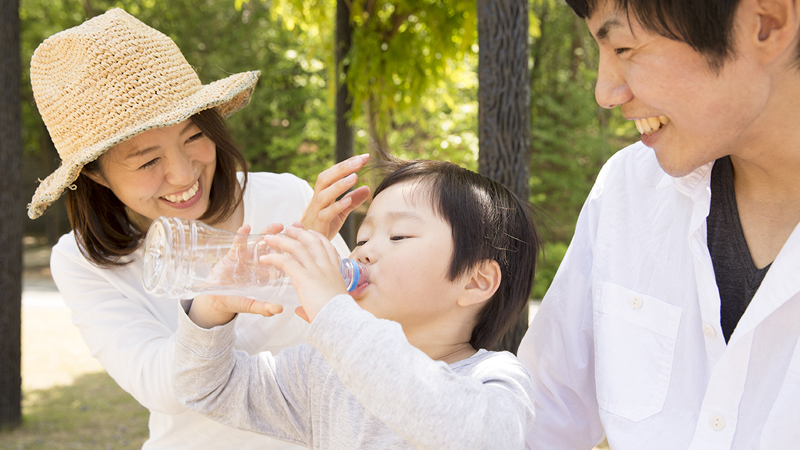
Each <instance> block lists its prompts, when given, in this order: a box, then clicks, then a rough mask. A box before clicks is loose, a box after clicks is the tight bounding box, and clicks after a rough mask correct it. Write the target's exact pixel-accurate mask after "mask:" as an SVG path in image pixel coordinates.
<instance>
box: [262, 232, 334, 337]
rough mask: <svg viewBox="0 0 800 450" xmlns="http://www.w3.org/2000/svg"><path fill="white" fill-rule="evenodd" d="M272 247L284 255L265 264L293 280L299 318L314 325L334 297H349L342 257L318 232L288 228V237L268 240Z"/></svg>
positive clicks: (270, 257) (275, 255)
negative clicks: (340, 261) (297, 299)
mask: <svg viewBox="0 0 800 450" xmlns="http://www.w3.org/2000/svg"><path fill="white" fill-rule="evenodd" d="M265 241H266V242H267V244H269V246H270V247H272V248H275V249H279V250H282V251H283V253H272V254H269V255H266V256H262V257H261V258H260V261H261V263H262V264H271V265H274V266H276V267H277V268H279V269H281V270H283V271H284V272H285V273H286V274H287V275H289V276H290V277H291V278H292V285H294V288H295V289H296V290H297V295H298V296H299V297H300V303H301V304H302V305H303V306H301V307H300V308H298V309H297V314H298V315H299V316H300V317H303V318H304V319H306V320H308V321H309V322H313V321H314V318H315V317H317V313H318V312H319V311H320V310H321V309H322V307H323V306H325V304H326V303H328V301H329V300H330V299H332V298H333V297H335V296H337V295H339V294H346V293H347V290H346V289H345V286H344V280H343V279H342V273H341V270H340V269H339V264H340V263H339V254H338V253H336V249H335V248H334V247H333V245H332V244H331V243H330V241H329V240H328V239H327V237H325V236H323V235H322V234H320V233H318V232H316V231H306V230H304V229H302V228H299V227H289V228H288V229H287V230H286V234H285V235H281V236H268V237H266V238H265Z"/></svg>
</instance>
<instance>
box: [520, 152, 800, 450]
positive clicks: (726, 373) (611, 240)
mask: <svg viewBox="0 0 800 450" xmlns="http://www.w3.org/2000/svg"><path fill="white" fill-rule="evenodd" d="M712 167H713V163H710V164H708V165H705V166H703V167H700V168H699V169H697V170H696V171H694V172H693V173H691V174H689V175H687V176H685V177H682V178H673V177H670V176H669V175H667V174H666V173H664V171H663V170H662V169H661V168H660V167H659V165H658V162H657V161H656V158H655V155H654V152H653V150H652V149H649V148H647V147H645V146H644V145H643V144H642V143H637V144H634V145H632V146H630V147H628V148H626V149H624V150H621V151H620V152H618V153H617V154H616V155H614V156H613V157H612V158H611V159H610V160H609V161H608V163H607V164H606V165H605V166H604V167H603V170H602V171H601V173H600V175H599V176H598V179H597V182H596V183H595V186H594V188H593V189H592V191H591V193H590V195H589V198H588V199H587V201H586V204H585V205H584V207H583V210H582V212H581V215H580V217H579V219H578V223H577V226H576V231H575V236H574V238H573V241H572V243H571V244H570V247H569V250H568V251H567V254H566V256H565V258H564V260H563V262H562V264H561V267H560V268H559V271H558V273H557V274H556V277H555V279H554V281H553V284H552V286H551V287H550V289H549V290H548V292H547V295H546V296H545V298H544V300H543V302H542V305H541V307H540V309H539V311H538V313H537V314H536V317H535V319H534V321H533V323H532V325H531V328H530V330H529V331H528V333H527V334H526V336H525V338H524V339H523V341H522V344H521V345H520V349H519V358H520V359H521V360H522V361H523V363H524V364H525V365H526V366H527V367H528V369H529V370H530V372H531V375H532V376H533V379H534V383H535V391H534V394H535V400H536V421H535V426H534V428H533V430H532V431H531V432H530V433H529V435H528V448H530V449H558V450H563V449H590V448H592V446H594V445H595V444H597V443H598V442H600V441H602V439H603V438H604V436H605V437H607V439H608V442H609V444H610V446H611V448H612V449H614V450H625V449H637V450H638V449H643V448H647V449H649V450H659V449H665V450H666V449H669V450H676V449H691V450H713V449H731V450H736V449H770V450H776V449H790V448H791V449H795V448H800V342H799V338H800V226H798V227H797V228H795V230H794V232H793V233H792V235H791V237H790V238H789V240H788V241H787V242H786V244H785V245H784V247H783V249H782V250H781V252H780V254H779V255H778V257H777V258H776V259H775V261H774V262H773V264H772V266H771V267H770V269H769V272H768V273H767V275H766V277H765V278H764V280H763V282H762V284H761V287H760V288H759V290H758V292H756V294H755V296H754V297H753V300H752V302H751V304H750V306H749V307H748V308H747V310H746V311H745V313H744V315H743V316H742V318H741V320H740V321H739V323H738V325H737V327H736V330H735V331H734V333H733V335H732V336H731V338H730V342H728V344H727V345H726V343H725V338H724V336H723V334H722V329H721V327H720V298H719V292H718V290H717V285H716V279H715V277H714V268H713V265H712V262H711V256H710V254H709V251H708V247H707V242H706V217H707V216H708V212H709V205H710V201H711V191H710V187H709V185H710V178H711V168H712Z"/></svg>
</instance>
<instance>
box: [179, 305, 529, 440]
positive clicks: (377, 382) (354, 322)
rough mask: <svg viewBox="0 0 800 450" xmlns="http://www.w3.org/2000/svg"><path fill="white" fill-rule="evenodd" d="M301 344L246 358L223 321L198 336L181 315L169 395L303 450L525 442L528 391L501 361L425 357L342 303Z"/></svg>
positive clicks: (524, 380)
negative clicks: (301, 446) (448, 361)
mask: <svg viewBox="0 0 800 450" xmlns="http://www.w3.org/2000/svg"><path fill="white" fill-rule="evenodd" d="M187 306H188V304H187ZM306 339H307V341H308V342H309V344H311V345H308V344H301V345H299V346H297V347H293V348H290V349H286V350H284V351H282V352H280V353H278V354H277V355H275V356H273V355H272V354H270V353H262V354H260V355H257V356H248V355H247V354H246V353H243V352H238V351H236V352H235V351H234V350H233V343H234V340H235V334H234V332H233V321H232V322H231V323H228V324H226V325H223V326H220V327H215V328H212V329H210V330H205V329H202V328H199V327H197V326H196V325H195V324H194V323H192V322H191V320H189V318H188V317H187V316H186V314H181V315H180V321H179V324H178V342H177V345H176V358H175V383H174V388H175V390H176V394H177V395H178V397H179V398H180V399H181V401H182V402H183V403H185V404H186V405H187V406H188V407H189V408H191V409H194V410H196V411H199V412H201V413H203V414H205V415H208V416H209V417H211V418H213V419H215V420H217V421H219V422H222V423H224V424H227V425H230V426H233V427H236V428H240V429H244V430H251V431H255V432H258V433H262V434H267V435H270V436H274V437H277V438H279V439H284V440H287V441H291V442H296V443H301V444H304V445H307V446H308V447H309V448H314V449H330V450H335V449H412V448H418V449H430V450H446V449H454V450H456V449H457V450H464V449H475V450H478V449H502V450H512V449H522V448H523V447H524V445H525V435H526V434H527V431H528V430H529V428H530V427H531V425H532V423H533V394H532V383H531V379H530V376H529V375H528V372H527V371H526V370H525V368H524V367H523V366H522V364H520V363H519V361H517V359H516V358H515V357H514V356H513V355H512V354H511V353H508V352H488V351H485V350H480V351H479V352H478V353H476V354H475V355H474V356H472V357H471V358H468V359H465V360H462V361H458V362H456V363H453V364H450V365H449V366H448V365H447V364H445V363H444V362H441V361H433V360H432V359H430V358H429V357H428V356H427V355H426V354H424V353H423V352H422V351H420V350H418V349H416V348H414V347H413V346H411V345H410V344H409V343H408V341H407V340H406V337H405V335H404V334H403V331H402V328H401V327H400V325H399V324H398V323H396V322H392V321H388V320H382V319H377V318H375V317H374V316H373V315H372V314H370V313H368V312H366V311H364V310H362V309H361V308H359V307H358V305H357V304H356V303H355V301H354V300H353V299H352V298H351V297H350V296H347V295H341V296H337V297H334V298H333V299H332V300H331V301H330V302H329V303H328V304H327V305H326V306H325V307H324V308H323V309H322V310H321V311H320V313H319V314H318V315H317V317H316V320H314V323H313V324H312V325H311V328H310V329H309V331H308V335H307V337H306Z"/></svg>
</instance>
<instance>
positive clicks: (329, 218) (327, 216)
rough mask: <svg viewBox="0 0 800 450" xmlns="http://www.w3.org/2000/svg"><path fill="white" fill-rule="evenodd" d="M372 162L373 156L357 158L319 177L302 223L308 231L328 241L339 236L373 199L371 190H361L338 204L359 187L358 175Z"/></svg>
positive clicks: (360, 188) (354, 157) (348, 160)
mask: <svg viewBox="0 0 800 450" xmlns="http://www.w3.org/2000/svg"><path fill="white" fill-rule="evenodd" d="M368 160H369V154H364V155H358V156H353V157H352V158H349V159H347V160H345V161H342V162H340V163H338V164H336V165H335V166H333V167H331V168H329V169H327V170H325V171H323V172H322V173H320V174H319V176H318V177H317V182H316V184H315V185H314V196H313V197H312V198H311V201H310V202H309V204H308V206H307V207H306V210H305V211H304V212H303V217H302V218H301V219H300V222H302V223H303V227H304V228H305V229H306V230H313V231H316V232H318V233H320V234H322V235H323V236H326V237H327V238H328V240H330V239H333V238H334V236H336V233H338V232H339V230H340V229H341V228H342V224H343V223H344V219H346V218H347V215H348V214H350V212H352V211H353V210H354V209H356V207H358V206H359V205H360V204H362V203H364V201H366V200H367V198H368V197H369V186H361V187H359V188H358V189H354V190H353V191H351V192H348V193H347V195H345V196H344V197H342V199H341V200H339V201H336V199H337V198H339V196H341V195H342V194H344V193H345V192H347V190H348V189H350V188H352V187H353V186H355V184H356V181H357V180H358V175H356V173H355V172H356V171H357V170H358V169H360V168H362V167H364V164H366V163H367V161H368Z"/></svg>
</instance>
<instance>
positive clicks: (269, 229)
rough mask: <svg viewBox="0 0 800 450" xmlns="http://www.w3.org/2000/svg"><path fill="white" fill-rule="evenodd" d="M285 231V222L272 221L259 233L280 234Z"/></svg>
mask: <svg viewBox="0 0 800 450" xmlns="http://www.w3.org/2000/svg"><path fill="white" fill-rule="evenodd" d="M281 231H283V224H282V223H271V224H269V225H267V226H266V227H264V228H262V229H261V231H259V232H258V234H278V233H280V232H281Z"/></svg>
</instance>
